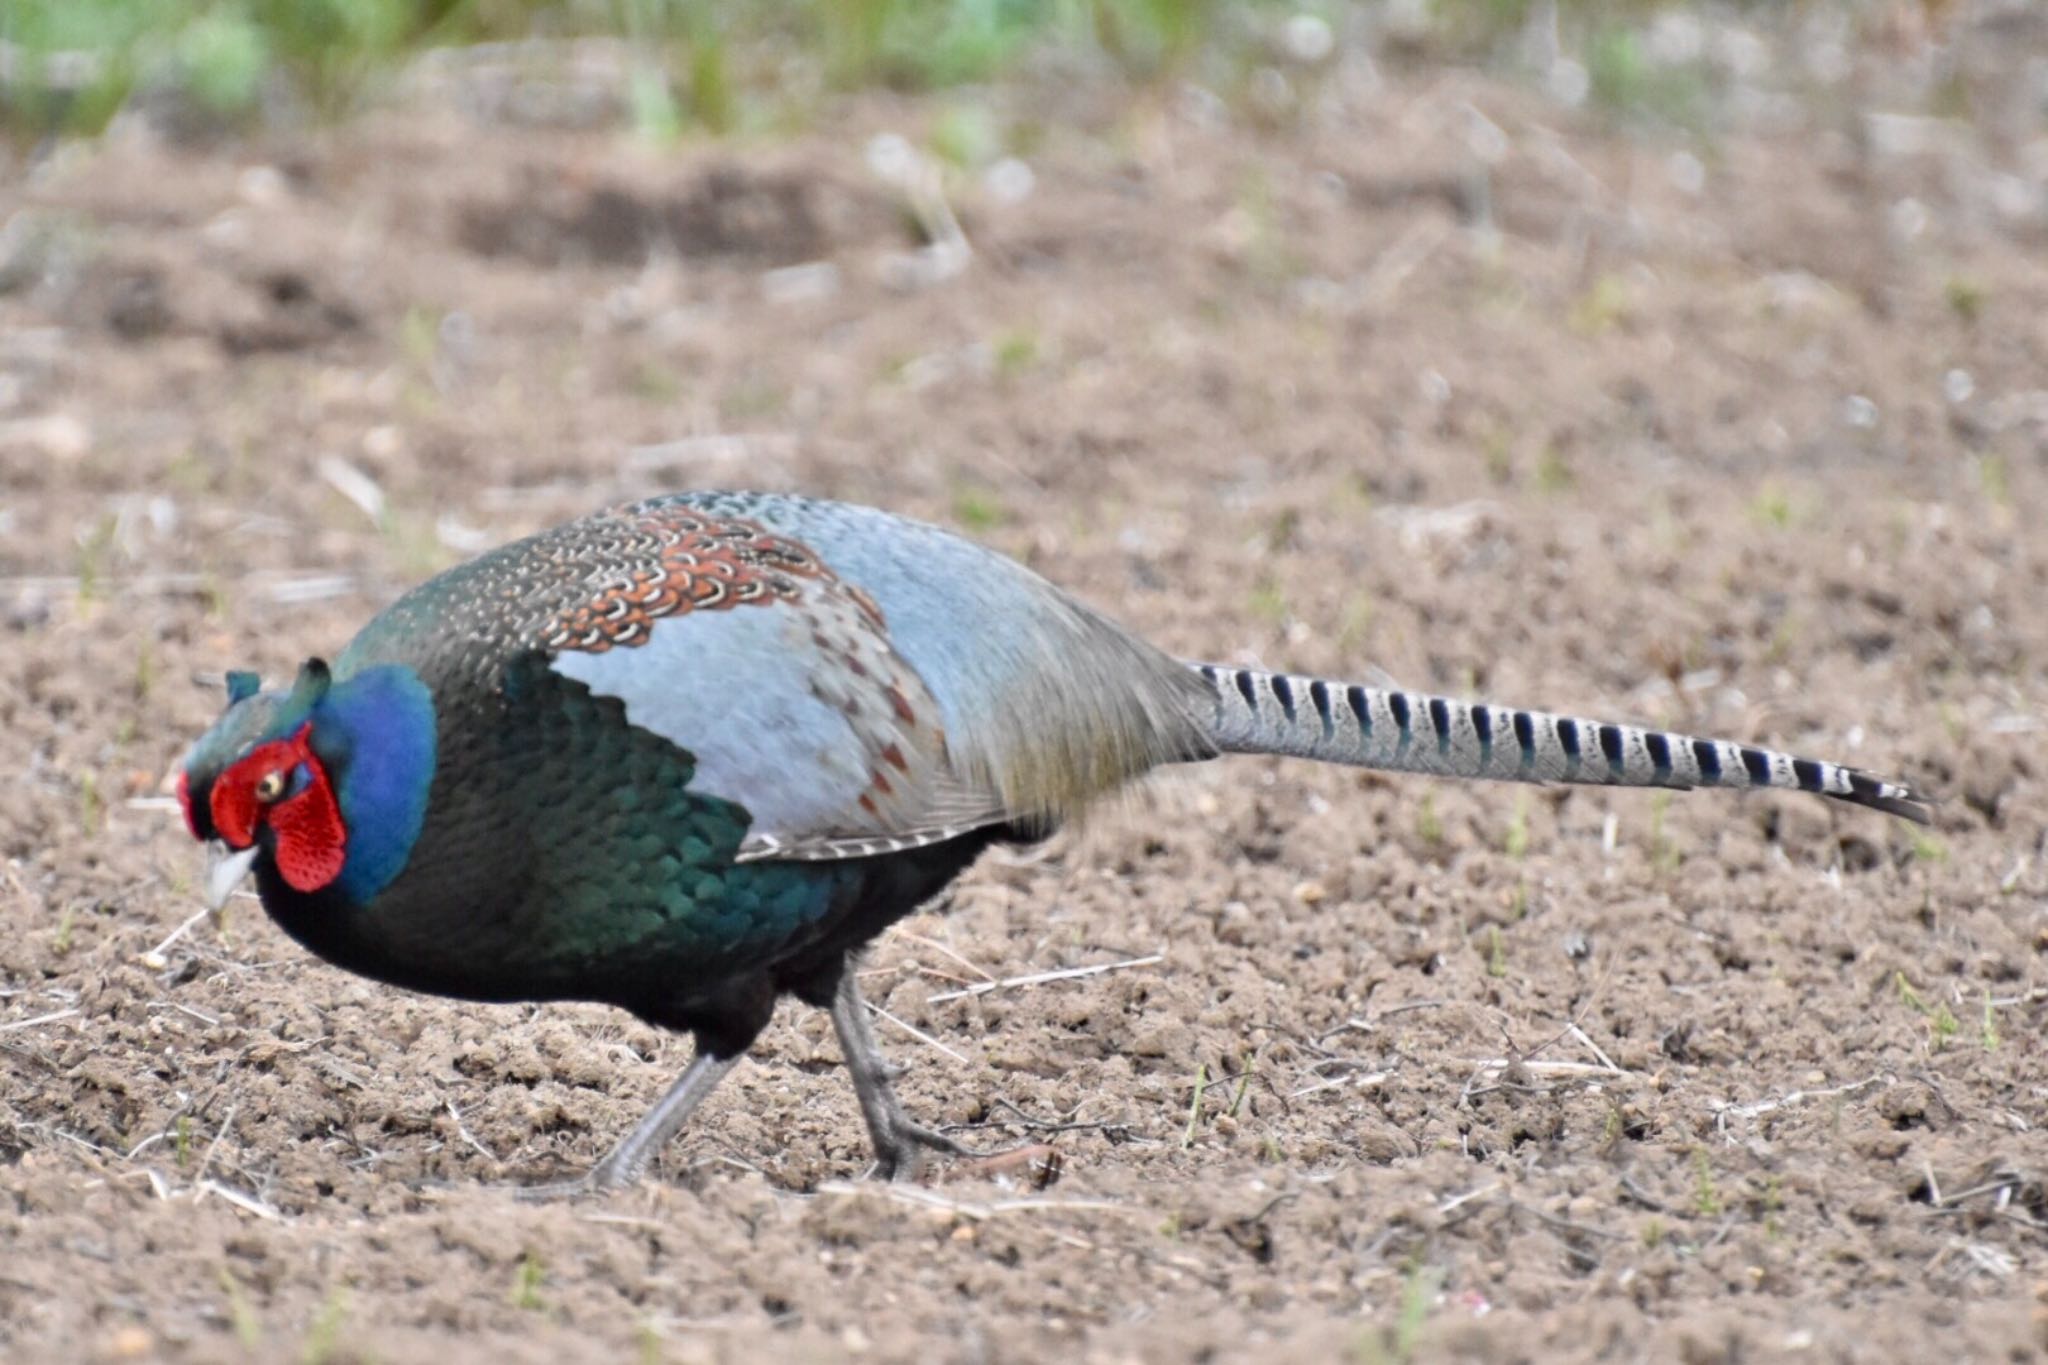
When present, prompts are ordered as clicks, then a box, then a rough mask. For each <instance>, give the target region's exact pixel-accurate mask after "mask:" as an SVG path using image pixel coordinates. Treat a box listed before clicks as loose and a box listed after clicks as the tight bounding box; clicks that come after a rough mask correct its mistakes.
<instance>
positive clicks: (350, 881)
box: [310, 664, 435, 905]
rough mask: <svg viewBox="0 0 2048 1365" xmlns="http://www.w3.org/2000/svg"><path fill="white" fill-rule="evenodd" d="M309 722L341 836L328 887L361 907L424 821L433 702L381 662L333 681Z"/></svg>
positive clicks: (422, 688) (397, 864)
mask: <svg viewBox="0 0 2048 1365" xmlns="http://www.w3.org/2000/svg"><path fill="white" fill-rule="evenodd" d="M310 719H311V720H312V722H313V747H314V750H315V752H317V753H319V754H320V755H321V757H322V758H323V759H325V760H326V761H327V762H328V763H329V764H330V765H331V767H332V768H333V769H334V774H335V795H336V797H337V799H338V800H339V802H340V805H341V818H342V823H343V825H344V826H345V827H346V828H347V830H348V859H347V861H346V862H345V863H344V864H343V865H342V869H341V876H340V877H339V878H337V879H336V881H335V883H334V887H333V889H334V891H335V892H336V893H337V894H338V895H339V896H340V897H341V898H342V899H343V900H345V901H348V902H351V903H353V904H357V905H361V904H364V903H366V902H368V901H369V900H371V899H372V898H373V897H375V896H376V895H377V893H378V892H380V891H382V890H383V889H384V888H385V887H387V886H389V885H390V884H391V881H392V879H393V878H394V877H396V876H397V875H398V874H399V872H400V871H401V870H403V869H404V867H405V862H406V859H407V857H408V856H410V854H411V853H412V847H413V844H414V843H415V841H417V840H418V839H419V835H420V826H421V824H422V822H424V821H425V819H426V815H427V793H428V790H429V788H430V787H431V786H432V785H433V778H434V749H435V746H434V701H433V696H432V694H431V693H429V692H428V690H427V687H426V684H425V683H422V682H421V681H420V680H419V675H417V674H416V673H414V672H413V671H412V670H411V669H410V668H407V667H405V666H404V665H402V664H384V665H381V666H379V667H376V668H367V669H364V670H363V671H362V672H361V673H358V674H356V675H354V676H353V677H350V678H346V679H343V680H342V681H339V682H337V683H335V684H334V686H333V687H332V688H331V689H330V690H329V691H328V693H327V695H326V696H325V697H324V698H322V699H321V701H320V702H319V703H318V704H317V705H316V706H315V707H314V708H313V711H312V715H311V717H310Z"/></svg>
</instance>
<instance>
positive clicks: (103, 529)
mask: <svg viewBox="0 0 2048 1365" xmlns="http://www.w3.org/2000/svg"><path fill="white" fill-rule="evenodd" d="M119 525H120V524H119V523H118V522H117V521H116V520H115V519H114V517H113V515H112V514H111V513H110V514H108V515H107V516H104V517H101V518H100V519H99V520H98V521H96V522H94V523H93V525H92V527H91V529H90V530H88V531H86V532H84V533H83V534H82V535H80V536H79V538H78V559H77V569H78V600H79V601H81V602H91V601H96V600H98V598H99V596H100V595H101V593H103V592H105V591H106V586H107V578H108V570H109V568H111V567H112V561H113V558H114V537H115V536H116V535H117V534H118V533H119Z"/></svg>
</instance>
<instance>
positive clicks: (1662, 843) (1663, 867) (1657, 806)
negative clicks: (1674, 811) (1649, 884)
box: [1650, 791, 1685, 873]
mask: <svg viewBox="0 0 2048 1365" xmlns="http://www.w3.org/2000/svg"><path fill="white" fill-rule="evenodd" d="M1670 812H1671V793H1670V792H1668V791H1660V792H1655V793H1653V794H1652V795H1651V797H1650V866H1652V867H1654V868H1656V869H1657V870H1658V871H1659V872H1666V873H1669V872H1676V871H1677V870H1678V865H1679V864H1680V863H1682V862H1684V861H1685V855H1684V854H1682V853H1680V852H1679V851H1678V845H1677V843H1676V842H1675V841H1674V840H1673V839H1672V838H1671V836H1670V834H1669V833H1667V832H1666V831H1665V829H1664V819H1665V817H1666V816H1667V815H1669V814H1670Z"/></svg>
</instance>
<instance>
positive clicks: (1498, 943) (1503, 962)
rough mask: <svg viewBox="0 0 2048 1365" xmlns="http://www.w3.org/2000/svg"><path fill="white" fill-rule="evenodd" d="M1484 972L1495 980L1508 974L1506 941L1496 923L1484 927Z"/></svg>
mask: <svg viewBox="0 0 2048 1365" xmlns="http://www.w3.org/2000/svg"><path fill="white" fill-rule="evenodd" d="M1486 974H1487V975H1488V976H1490V977H1492V978H1494V979H1495V980H1496V981H1498V980H1499V979H1501V978H1502V977H1504V976H1506V975H1507V974H1508V941H1507V936H1506V935H1504V934H1502V933H1501V931H1500V926H1499V925H1498V924H1490V925H1488V926H1487V927H1486Z"/></svg>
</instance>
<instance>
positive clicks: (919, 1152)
mask: <svg viewBox="0 0 2048 1365" xmlns="http://www.w3.org/2000/svg"><path fill="white" fill-rule="evenodd" d="M832 1027H833V1029H834V1031H835V1032H837V1033H838V1034H839V1050H840V1052H841V1053H843V1054H844V1055H845V1057H846V1073H847V1075H849V1076H850V1077H852V1078H853V1093H854V1094H855V1095H856V1096H857V1097H859V1099H860V1112H861V1117H862V1118H864V1119H866V1120H867V1124H868V1137H869V1139H870V1140H871V1141H872V1142H873V1143H874V1147H875V1170H874V1174H875V1175H876V1176H877V1177H879V1178H881V1179H883V1180H915V1179H917V1173H918V1168H919V1167H920V1166H921V1165H922V1164H923V1159H924V1153H925V1152H926V1151H927V1150H930V1151H934V1152H946V1153H948V1154H950V1155H953V1156H975V1155H978V1154H977V1153H975V1152H974V1151H972V1150H970V1149H969V1148H967V1147H964V1146H962V1145H961V1144H960V1143H958V1142H955V1141H954V1140H953V1139H952V1138H949V1137H947V1136H946V1135H945V1134H943V1133H936V1132H933V1131H932V1130H931V1129H929V1128H926V1127H925V1126H924V1125H922V1124H920V1123H917V1122H916V1121H914V1120H913V1119H912V1118H911V1117H910V1115H909V1114H907V1113H905V1112H904V1109H903V1102H902V1101H901V1100H899V1099H897V1098H896V1090H895V1087H894V1086H893V1085H892V1084H891V1082H893V1081H894V1080H895V1079H896V1077H897V1076H899V1075H901V1074H902V1072H901V1069H900V1068H898V1067H896V1066H894V1065H892V1064H891V1063H890V1061H889V1059H888V1058H886V1057H884V1056H883V1055H882V1049H881V1048H880V1047H879V1046H878V1045H877V1044H876V1042H875V1033H874V1030H873V1029H872V1028H870V1027H869V1025H868V1006H867V1002H866V1001H865V1000H862V999H861V998H860V987H859V986H858V985H856V984H855V981H854V971H853V963H851V962H849V963H847V966H846V974H845V975H844V976H842V977H841V978H840V979H839V991H838V993H837V994H836V995H834V996H833V997H832Z"/></svg>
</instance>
